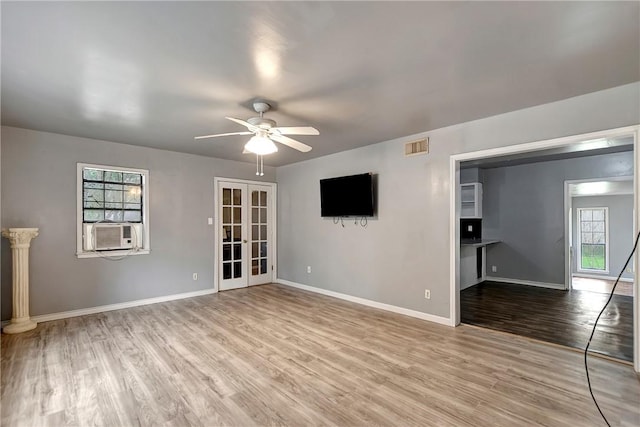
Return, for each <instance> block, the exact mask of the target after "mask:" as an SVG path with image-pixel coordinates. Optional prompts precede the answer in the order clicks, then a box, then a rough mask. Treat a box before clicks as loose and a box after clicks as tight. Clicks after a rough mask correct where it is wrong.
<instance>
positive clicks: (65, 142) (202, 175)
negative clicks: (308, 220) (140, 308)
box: [1, 127, 275, 319]
mask: <svg viewBox="0 0 640 427" xmlns="http://www.w3.org/2000/svg"><path fill="white" fill-rule="evenodd" d="M1 160H2V227H3V228H6V227H38V228H40V235H39V236H38V237H37V238H36V239H35V240H33V242H32V247H31V269H30V279H31V280H30V288H31V314H32V315H42V314H50V313H57V312H62V311H69V310H75V309H82V308H90V307H96V306H100V305H108V304H116V303H121V302H127V301H132V300H138V299H145V298H152V297H159V296H166V295H172V294H178V293H183V292H192V291H198V290H203V289H210V288H213V275H214V274H215V265H216V264H215V263H214V242H213V226H211V225H207V218H208V217H213V216H214V215H213V213H214V201H213V179H214V177H216V176H221V177H228V178H242V179H254V180H255V179H256V175H255V164H254V163H241V162H234V161H229V160H220V159H212V158H209V157H202V156H195V155H190V154H181V153H174V152H170V151H164V150H156V149H151V148H145V147H136V146H133V145H126V144H118V143H114V142H109V141H99V140H94V139H87V138H77V137H73V136H68V135H60V134H54V133H47V132H38V131H34V130H26V129H18V128H11V127H2V159H1ZM78 162H83V163H96V164H105V165H111V166H123V167H133V168H140V169H148V170H149V181H150V183H149V191H150V194H149V201H148V202H149V219H150V238H151V253H150V254H149V255H137V256H131V257H129V258H127V259H125V260H123V261H118V262H113V261H108V260H104V259H99V258H91V259H78V258H77V257H76V255H75V252H76V163H78ZM274 176H275V170H274V168H271V167H265V176H264V177H262V179H263V180H264V181H273V180H274ZM192 273H198V281H193V279H192ZM10 316H11V251H10V249H9V244H8V241H7V239H2V319H8V318H9V317H10Z"/></svg>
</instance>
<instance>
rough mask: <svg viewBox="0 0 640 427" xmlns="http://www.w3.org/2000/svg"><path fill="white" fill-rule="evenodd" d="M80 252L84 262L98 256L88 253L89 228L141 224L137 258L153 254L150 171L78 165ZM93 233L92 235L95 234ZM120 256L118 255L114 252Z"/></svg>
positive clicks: (90, 251) (78, 246) (78, 250)
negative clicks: (149, 208) (141, 255)
mask: <svg viewBox="0 0 640 427" xmlns="http://www.w3.org/2000/svg"><path fill="white" fill-rule="evenodd" d="M77 177H78V181H77V233H78V234H77V239H76V241H77V252H76V254H77V255H78V257H80V258H91V257H94V256H98V255H97V254H96V251H93V250H85V249H84V245H83V242H84V241H86V238H87V236H85V234H86V233H88V232H90V231H89V230H92V229H91V228H87V227H86V225H87V224H98V223H111V224H113V223H116V224H117V223H132V224H140V225H139V226H136V227H139V229H140V231H139V234H137V236H138V237H139V241H137V247H138V249H137V250H136V251H135V252H134V254H136V255H139V254H148V253H149V250H150V249H149V241H150V240H149V221H148V216H149V210H148V206H147V205H148V198H149V188H148V182H149V171H148V170H145V169H129V168H122V167H117V166H103V165H94V164H87V163H78V165H77ZM91 232H92V231H91ZM111 253H112V254H116V255H117V250H116V251H111Z"/></svg>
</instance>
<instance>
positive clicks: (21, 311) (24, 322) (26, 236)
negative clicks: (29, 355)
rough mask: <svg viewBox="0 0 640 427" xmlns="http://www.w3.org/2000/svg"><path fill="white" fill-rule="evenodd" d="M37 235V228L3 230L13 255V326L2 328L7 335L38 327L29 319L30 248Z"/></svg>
mask: <svg viewBox="0 0 640 427" xmlns="http://www.w3.org/2000/svg"><path fill="white" fill-rule="evenodd" d="M37 235H38V229H37V228H9V229H4V230H2V236H3V237H6V238H7V239H9V241H10V242H11V253H12V255H13V314H12V316H11V324H9V325H7V326H5V327H4V328H2V331H3V332H4V333H6V334H17V333H20V332H25V331H30V330H31V329H35V327H36V325H37V323H36V322H34V321H33V320H31V319H30V318H29V247H30V246H31V239H34V238H35V237H36V236H37Z"/></svg>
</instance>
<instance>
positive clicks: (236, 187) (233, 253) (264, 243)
mask: <svg viewBox="0 0 640 427" xmlns="http://www.w3.org/2000/svg"><path fill="white" fill-rule="evenodd" d="M273 189H274V184H268V183H267V184H257V183H246V182H242V181H231V180H220V181H218V182H217V191H216V197H217V200H216V205H217V222H216V224H217V233H216V235H217V245H216V247H217V258H218V262H217V266H218V268H217V273H216V274H217V279H218V289H219V290H221V291H224V290H229V289H237V288H244V287H247V286H253V285H261V284H264V283H270V282H271V281H273V260H274V259H275V258H274V256H273V247H274V244H273V240H274V239H273V219H274V216H275V209H274V207H275V204H274V200H273V199H274V197H273V194H274V191H273Z"/></svg>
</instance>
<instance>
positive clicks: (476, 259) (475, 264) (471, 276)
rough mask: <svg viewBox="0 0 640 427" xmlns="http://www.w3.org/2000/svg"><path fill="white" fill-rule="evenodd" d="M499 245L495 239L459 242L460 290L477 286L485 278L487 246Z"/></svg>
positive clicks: (498, 241)
mask: <svg viewBox="0 0 640 427" xmlns="http://www.w3.org/2000/svg"><path fill="white" fill-rule="evenodd" d="M496 243H500V240H495V239H480V240H476V239H469V240H466V239H465V240H461V241H460V289H461V290H462V289H466V288H468V287H469V286H473V285H477V284H478V283H480V282H483V281H484V280H485V278H486V277H487V266H486V262H485V260H486V259H487V246H488V245H493V244H496Z"/></svg>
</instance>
